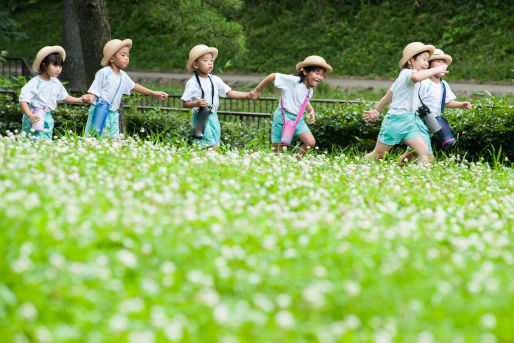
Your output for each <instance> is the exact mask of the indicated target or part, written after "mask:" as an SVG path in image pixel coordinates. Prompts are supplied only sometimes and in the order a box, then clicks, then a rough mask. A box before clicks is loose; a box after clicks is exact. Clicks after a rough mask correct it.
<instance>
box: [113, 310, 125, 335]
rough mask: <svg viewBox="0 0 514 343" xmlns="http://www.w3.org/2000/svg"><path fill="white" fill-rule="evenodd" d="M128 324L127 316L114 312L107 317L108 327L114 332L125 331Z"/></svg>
mask: <svg viewBox="0 0 514 343" xmlns="http://www.w3.org/2000/svg"><path fill="white" fill-rule="evenodd" d="M128 325H129V320H128V318H127V317H126V316H125V315H123V314H119V313H118V314H115V315H114V316H112V317H111V318H110V319H109V328H110V329H111V330H112V331H114V332H121V331H125V330H126V329H127V327H128Z"/></svg>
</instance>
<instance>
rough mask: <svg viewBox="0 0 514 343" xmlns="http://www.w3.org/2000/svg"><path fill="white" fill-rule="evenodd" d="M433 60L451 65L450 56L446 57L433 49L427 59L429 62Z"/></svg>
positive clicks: (441, 51)
mask: <svg viewBox="0 0 514 343" xmlns="http://www.w3.org/2000/svg"><path fill="white" fill-rule="evenodd" d="M433 60H444V61H445V62H446V64H447V65H448V66H450V64H452V57H451V56H450V55H446V54H445V53H444V52H443V50H441V49H435V50H434V53H433V54H432V56H430V58H429V59H428V61H429V62H430V61H433Z"/></svg>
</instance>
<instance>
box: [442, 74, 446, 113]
mask: <svg viewBox="0 0 514 343" xmlns="http://www.w3.org/2000/svg"><path fill="white" fill-rule="evenodd" d="M441 86H443V98H442V100H441V115H443V114H444V105H445V102H446V86H445V85H444V82H443V80H441Z"/></svg>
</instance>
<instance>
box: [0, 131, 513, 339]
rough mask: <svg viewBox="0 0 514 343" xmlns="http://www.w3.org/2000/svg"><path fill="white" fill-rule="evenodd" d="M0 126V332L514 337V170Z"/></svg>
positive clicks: (19, 335) (12, 335) (458, 161)
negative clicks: (19, 131)
mask: <svg viewBox="0 0 514 343" xmlns="http://www.w3.org/2000/svg"><path fill="white" fill-rule="evenodd" d="M394 158H395V156H392V157H391V159H390V160H387V161H385V162H380V163H369V162H365V161H362V156H361V155H360V154H358V153H355V152H353V151H351V150H349V151H346V153H338V154H334V155H327V154H323V153H321V152H318V151H314V152H313V153H311V154H309V155H308V156H307V158H305V159H303V160H301V161H297V160H296V159H295V158H294V157H293V155H291V154H289V153H286V154H283V155H278V156H277V155H273V154H271V153H270V152H269V151H268V150H255V151H254V150H251V149H246V150H242V151H238V150H231V149H226V148H223V149H222V151H221V153H220V154H216V153H208V152H205V151H199V150H197V149H194V148H192V147H190V146H187V145H185V144H183V143H179V142H178V143H175V145H162V144H154V143H152V142H150V141H141V140H139V139H132V138H128V139H123V140H121V141H114V142H109V141H97V140H95V139H84V138H80V137H76V136H69V137H63V138H60V139H59V140H57V141H54V142H52V143H40V144H34V143H30V142H28V141H26V140H23V139H22V138H21V137H19V136H12V135H10V136H8V137H3V138H0V165H2V168H1V169H0V199H1V201H0V227H2V230H1V231H0V238H1V242H2V244H0V253H1V256H3V258H2V260H1V261H0V273H1V275H2V278H1V279H0V319H1V321H0V323H1V324H0V336H1V337H4V340H5V341H8V342H10V341H16V342H27V341H28V342H32V341H46V342H124V341H128V342H166V341H173V342H179V341H183V342H393V341H394V342H435V341H437V342H513V341H514V338H513V337H514V335H513V331H512V322H513V321H514V317H513V314H514V283H513V280H512V264H513V263H514V255H513V251H514V240H513V232H512V227H513V226H514V212H513V209H514V192H513V191H514V181H513V180H514V170H513V169H512V168H511V167H508V166H507V165H505V164H504V161H496V164H494V165H492V166H491V165H489V164H486V163H482V162H477V163H469V162H467V161H465V160H462V158H460V157H459V156H453V157H451V158H448V159H443V160H441V161H439V162H437V163H435V164H434V166H433V168H431V169H426V168H424V167H419V166H416V165H410V166H407V167H406V168H399V167H398V166H397V164H396V163H395V162H393V160H394Z"/></svg>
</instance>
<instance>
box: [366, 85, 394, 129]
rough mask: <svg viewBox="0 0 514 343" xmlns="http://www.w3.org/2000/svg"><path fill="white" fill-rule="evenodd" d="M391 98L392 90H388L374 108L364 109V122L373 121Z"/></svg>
mask: <svg viewBox="0 0 514 343" xmlns="http://www.w3.org/2000/svg"><path fill="white" fill-rule="evenodd" d="M392 100H393V92H391V91H390V90H388V91H387V93H386V94H385V95H384V96H383V97H382V99H380V101H379V102H378V104H377V107H375V109H374V110H371V111H364V113H365V114H363V115H362V118H363V119H364V121H365V122H367V123H368V122H370V121H375V120H377V119H378V117H379V116H380V113H382V111H383V110H384V108H385V107H386V106H387V105H389V104H390V103H391V101H392Z"/></svg>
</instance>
